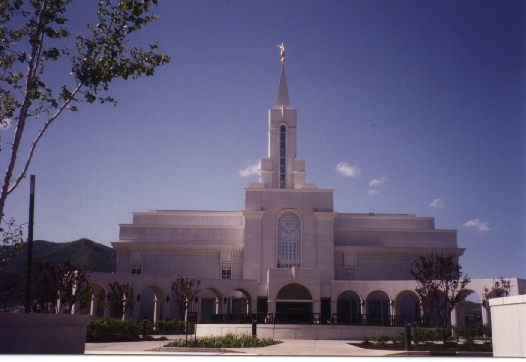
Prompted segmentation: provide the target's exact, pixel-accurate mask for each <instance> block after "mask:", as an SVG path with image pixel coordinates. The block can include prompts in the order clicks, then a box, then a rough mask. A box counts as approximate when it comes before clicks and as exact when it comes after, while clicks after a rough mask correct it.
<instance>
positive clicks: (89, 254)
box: [4, 239, 117, 274]
mask: <svg viewBox="0 0 526 362" xmlns="http://www.w3.org/2000/svg"><path fill="white" fill-rule="evenodd" d="M35 259H40V260H42V261H48V262H52V263H54V264H61V263H62V262H63V261H65V260H67V259H69V260H70V261H71V262H72V263H73V264H74V265H76V266H79V267H81V268H82V269H84V270H87V271H98V272H107V273H111V272H115V271H116V270H117V252H116V251H115V250H114V249H112V248H110V247H108V246H105V245H102V244H99V243H96V242H94V241H92V240H89V239H80V240H76V241H71V242H68V243H53V242H51V241H45V240H35V241H34V242H33V260H35ZM26 263H27V250H26V251H24V252H23V253H20V254H19V255H17V256H16V257H15V258H14V259H13V263H12V264H11V265H9V266H8V267H6V268H4V271H6V272H10V273H16V274H23V273H25V270H26Z"/></svg>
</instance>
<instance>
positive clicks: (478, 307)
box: [457, 290, 490, 326]
mask: <svg viewBox="0 0 526 362" xmlns="http://www.w3.org/2000/svg"><path fill="white" fill-rule="evenodd" d="M467 293H469V294H467V295H466V298H465V299H463V300H462V301H460V302H459V303H458V308H457V310H458V317H457V323H458V324H459V325H468V326H469V325H473V324H477V323H482V322H483V321H485V322H486V323H487V322H488V319H489V318H488V317H489V316H490V314H489V313H486V309H485V308H484V306H483V305H482V300H481V299H480V296H479V295H478V294H477V293H476V292H474V291H472V290H468V291H467ZM483 313H486V315H483Z"/></svg>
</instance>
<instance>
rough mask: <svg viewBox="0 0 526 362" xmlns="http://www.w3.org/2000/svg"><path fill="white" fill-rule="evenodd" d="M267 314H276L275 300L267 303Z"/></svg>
mask: <svg viewBox="0 0 526 362" xmlns="http://www.w3.org/2000/svg"><path fill="white" fill-rule="evenodd" d="M267 312H268V313H272V314H274V313H276V301H275V300H269V301H267Z"/></svg>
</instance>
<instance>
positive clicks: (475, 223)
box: [464, 219, 490, 231]
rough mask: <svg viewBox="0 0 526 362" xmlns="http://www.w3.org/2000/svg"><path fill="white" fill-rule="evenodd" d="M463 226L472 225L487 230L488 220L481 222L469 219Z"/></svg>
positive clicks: (480, 229)
mask: <svg viewBox="0 0 526 362" xmlns="http://www.w3.org/2000/svg"><path fill="white" fill-rule="evenodd" d="M464 227H467V228H469V227H474V228H477V229H479V231H489V230H490V228H489V226H488V222H487V221H486V222H482V221H480V220H479V219H474V220H469V221H468V222H466V223H465V224H464Z"/></svg>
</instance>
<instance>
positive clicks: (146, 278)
mask: <svg viewBox="0 0 526 362" xmlns="http://www.w3.org/2000/svg"><path fill="white" fill-rule="evenodd" d="M296 130H297V120H296V110H295V109H294V108H292V107H291V105H290V101H289V95H288V90H287V81H286V77H285V68H284V66H282V70H281V76H280V81H279V89H278V97H277V101H276V106H275V107H273V108H272V109H270V111H269V139H268V155H267V157H264V158H263V159H262V161H261V171H260V181H259V182H252V183H250V184H249V186H248V187H247V188H246V189H245V208H244V209H243V210H241V211H232V212H230V211H225V212H216V211H165V210H150V211H149V212H135V213H133V223H132V224H121V225H120V233H119V240H118V241H117V242H114V243H112V245H113V247H114V248H115V250H116V251H117V253H118V259H117V273H116V274H104V273H94V274H93V275H92V285H93V286H94V287H95V288H94V289H95V294H97V293H98V291H100V290H101V289H106V288H107V285H108V283H109V282H113V281H115V280H118V281H119V282H124V283H130V284H133V285H134V287H135V290H136V293H137V294H140V295H142V296H143V297H142V298H141V301H140V302H137V303H135V305H134V309H133V311H132V312H130V316H133V317H135V318H142V317H143V316H146V317H148V318H150V319H157V318H160V317H163V318H175V317H176V315H175V307H174V306H173V304H172V306H171V307H170V302H169V299H168V300H167V298H166V297H167V296H168V297H170V296H171V293H170V285H171V282H172V281H174V280H175V278H177V276H178V275H181V276H184V277H190V278H198V279H199V280H200V281H201V282H202V284H201V289H202V291H201V293H200V294H199V297H200V301H199V310H200V320H205V321H206V320H208V319H209V318H210V316H211V315H212V314H221V313H229V312H233V313H243V312H256V311H257V312H260V313H275V312H279V311H290V310H293V309H294V308H296V309H298V308H299V309H301V310H304V311H308V312H309V313H320V314H321V318H322V320H323V322H326V321H327V320H329V319H330V318H332V317H333V314H335V313H340V312H341V310H343V309H349V308H350V309H349V310H347V312H346V313H347V314H348V313H351V314H356V313H361V314H370V313H376V314H380V315H404V314H411V313H413V312H412V305H413V303H414V299H415V298H416V295H415V294H414V289H415V286H416V283H415V281H414V280H413V278H412V277H411V275H410V273H409V269H410V266H411V263H412V262H413V261H414V260H415V259H416V258H418V257H419V256H420V255H430V254H431V253H445V254H453V255H455V256H456V257H457V258H458V257H459V256H461V255H462V254H463V252H464V249H462V248H459V247H458V245H457V234H456V230H438V229H435V225H434V219H433V218H430V217H417V216H415V215H412V214H393V215H387V214H349V213H337V212H335V211H334V208H333V190H322V189H318V188H317V187H316V185H315V184H313V183H306V182H305V176H306V173H305V161H304V160H303V159H300V158H297V157H296V141H297V139H296ZM521 283H522V282H521ZM518 284H519V282H518V281H517V284H516V285H518ZM487 285H488V286H491V282H489V283H488V284H487ZM521 285H522V284H521ZM479 289H480V290H476V291H474V292H476V293H477V294H478V295H479V296H481V295H482V290H483V287H480V288H479ZM522 292H523V291H522V290H516V291H515V292H514V293H516V294H520V293H522ZM193 303H194V302H192V303H191V304H193ZM404 305H405V306H404ZM192 308H194V309H195V308H197V305H194V306H193V307H192ZM99 313H100V312H99ZM106 313H107V311H106Z"/></svg>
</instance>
